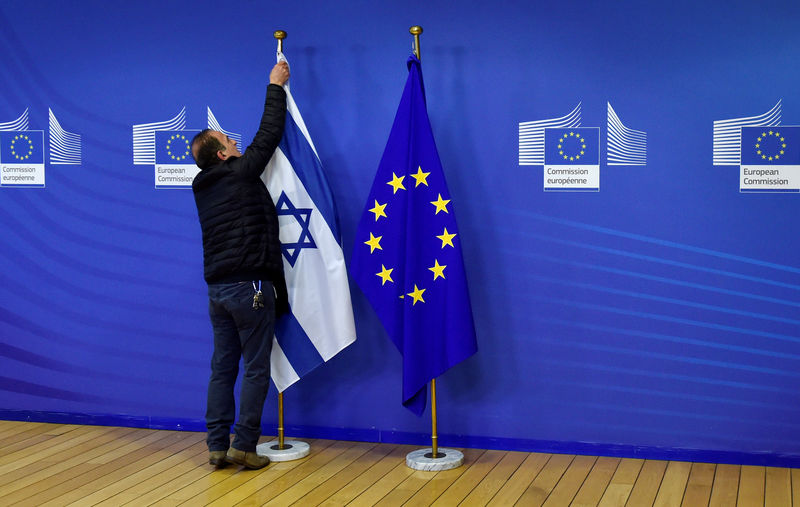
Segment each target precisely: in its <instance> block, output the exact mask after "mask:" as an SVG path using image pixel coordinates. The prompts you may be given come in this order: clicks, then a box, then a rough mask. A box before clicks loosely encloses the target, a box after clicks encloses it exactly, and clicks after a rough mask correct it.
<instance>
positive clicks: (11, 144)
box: [0, 130, 44, 164]
mask: <svg viewBox="0 0 800 507" xmlns="http://www.w3.org/2000/svg"><path fill="white" fill-rule="evenodd" d="M0 161H1V162H3V163H4V164H44V136H43V133H42V131H40V130H36V131H31V130H21V131H15V130H10V131H1V132H0Z"/></svg>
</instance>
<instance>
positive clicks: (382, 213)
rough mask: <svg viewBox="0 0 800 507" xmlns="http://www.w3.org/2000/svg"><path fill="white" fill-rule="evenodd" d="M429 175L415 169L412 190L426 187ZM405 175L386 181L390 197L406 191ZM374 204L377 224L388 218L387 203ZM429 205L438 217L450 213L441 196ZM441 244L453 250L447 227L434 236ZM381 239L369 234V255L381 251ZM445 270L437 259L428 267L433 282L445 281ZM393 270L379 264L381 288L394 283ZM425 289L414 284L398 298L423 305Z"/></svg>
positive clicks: (377, 274)
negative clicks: (389, 189) (410, 299)
mask: <svg viewBox="0 0 800 507" xmlns="http://www.w3.org/2000/svg"><path fill="white" fill-rule="evenodd" d="M430 174H431V173H429V172H427V173H426V172H424V171H423V170H422V166H418V167H417V172H416V173H415V174H411V175H410V176H411V178H413V179H414V188H416V187H418V186H420V185H425V186H426V187H427V186H428V180H427V178H428V176H429V175H430ZM405 177H406V176H405V175H403V176H398V175H397V174H396V173H394V172H393V173H392V179H391V180H389V181H387V182H386V184H387V185H389V186H390V187H392V195H394V194H396V193H397V192H398V191H400V190H406V187H405V185H404V183H403V180H405ZM374 201H375V204H374V205H373V207H372V208H370V209H369V211H370V212H371V213H372V214H374V215H375V221H376V222H377V221H378V220H379V219H380V218H388V217H387V215H386V207H387V206H388V204H389V203H388V202H386V203H383V204H381V203H380V202H378V200H377V199H375V200H374ZM430 203H431V205H433V207H434V215H438V214H439V213H440V212H444V213H450V211H448V209H447V205H448V204H449V203H450V199H444V198H442V194H438V195H437V198H436V200H435V201H430ZM436 237H437V238H438V239H439V240H440V241H441V242H442V249H444V248H445V247H447V246H449V247H451V248H455V245H453V238H455V237H456V233H450V232H448V231H447V227H444V230H443V231H442V234H440V235H438V236H436ZM381 239H383V236H375V235H374V234H372V232H370V233H369V239H368V240H367V241H365V242H364V244H365V245H367V246H369V253H370V254H371V253H373V252H375V250H383V247H382V246H381ZM445 268H447V265H446V264H439V259H434V261H433V266H431V267H429V268H428V270H430V271H431V273H432V276H433V280H432V281H436V280H438V279H439V278H442V279H446V278H445V276H444V270H445ZM393 271H394V268H387V267H386V266H385V265H384V264H381V270H380V271H378V272H377V273H375V276H377V277H378V278H380V281H381V286H384V285H386V283H387V282H389V283H394V280H393V279H392V272H393ZM426 290H427V289H424V288H420V287H419V286H418V285H417V284H414V290H413V291H411V292H409V293H406V294H403V295H401V296H400V298H401V299H404V298H405V296H409V297H411V298H412V306H414V305H416V304H417V303H424V302H425V299H424V297H423V294H424V293H425V291H426Z"/></svg>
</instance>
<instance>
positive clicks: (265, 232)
mask: <svg viewBox="0 0 800 507" xmlns="http://www.w3.org/2000/svg"><path fill="white" fill-rule="evenodd" d="M285 118H286V93H285V92H284V91H283V88H281V87H280V86H277V85H274V84H270V85H269V86H268V87H267V98H266V101H265V104H264V114H263V116H262V117H261V125H260V126H259V128H258V132H257V133H256V135H255V137H254V138H253V142H252V143H251V144H250V146H248V147H247V150H245V152H244V154H243V155H242V156H241V157H230V158H228V159H227V160H225V161H222V160H220V161H219V163H218V164H216V165H214V166H212V167H209V168H208V169H204V170H202V171H200V173H199V174H198V175H197V176H196V177H195V178H194V181H193V182H192V190H193V191H194V199H195V203H196V204H197V213H198V216H199V218H200V227H201V229H202V231H203V266H204V276H205V279H206V282H208V283H209V284H213V283H231V282H241V281H248V280H271V281H272V282H273V283H274V284H275V286H276V290H277V291H278V293H279V295H282V294H281V293H282V292H283V293H284V294H285V290H286V289H285V282H284V278H283V260H282V258H281V247H280V241H279V239H278V238H279V227H278V215H277V213H276V211H275V205H274V204H273V202H272V198H271V197H270V195H269V192H268V191H267V188H266V186H264V183H263V182H262V181H261V178H260V176H261V173H262V172H263V171H264V168H265V167H266V165H267V162H269V159H270V158H271V157H272V154H273V153H274V152H275V148H277V146H278V144H279V143H280V141H281V136H282V135H283V126H284V121H285Z"/></svg>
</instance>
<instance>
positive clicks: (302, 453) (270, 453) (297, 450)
mask: <svg viewBox="0 0 800 507" xmlns="http://www.w3.org/2000/svg"><path fill="white" fill-rule="evenodd" d="M256 452H257V453H258V454H260V455H262V456H267V457H269V460H270V461H292V460H296V459H300V458H305V457H306V456H308V453H309V452H311V446H309V445H308V444H307V443H306V442H301V441H299V440H284V441H283V449H278V441H277V440H272V441H271V442H264V443H263V444H258V445H257V446H256Z"/></svg>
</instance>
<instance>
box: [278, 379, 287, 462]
mask: <svg viewBox="0 0 800 507" xmlns="http://www.w3.org/2000/svg"><path fill="white" fill-rule="evenodd" d="M285 448H286V446H285V445H284V441H283V393H282V392H280V393H278V449H277V450H279V451H282V450H284V449H285Z"/></svg>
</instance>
